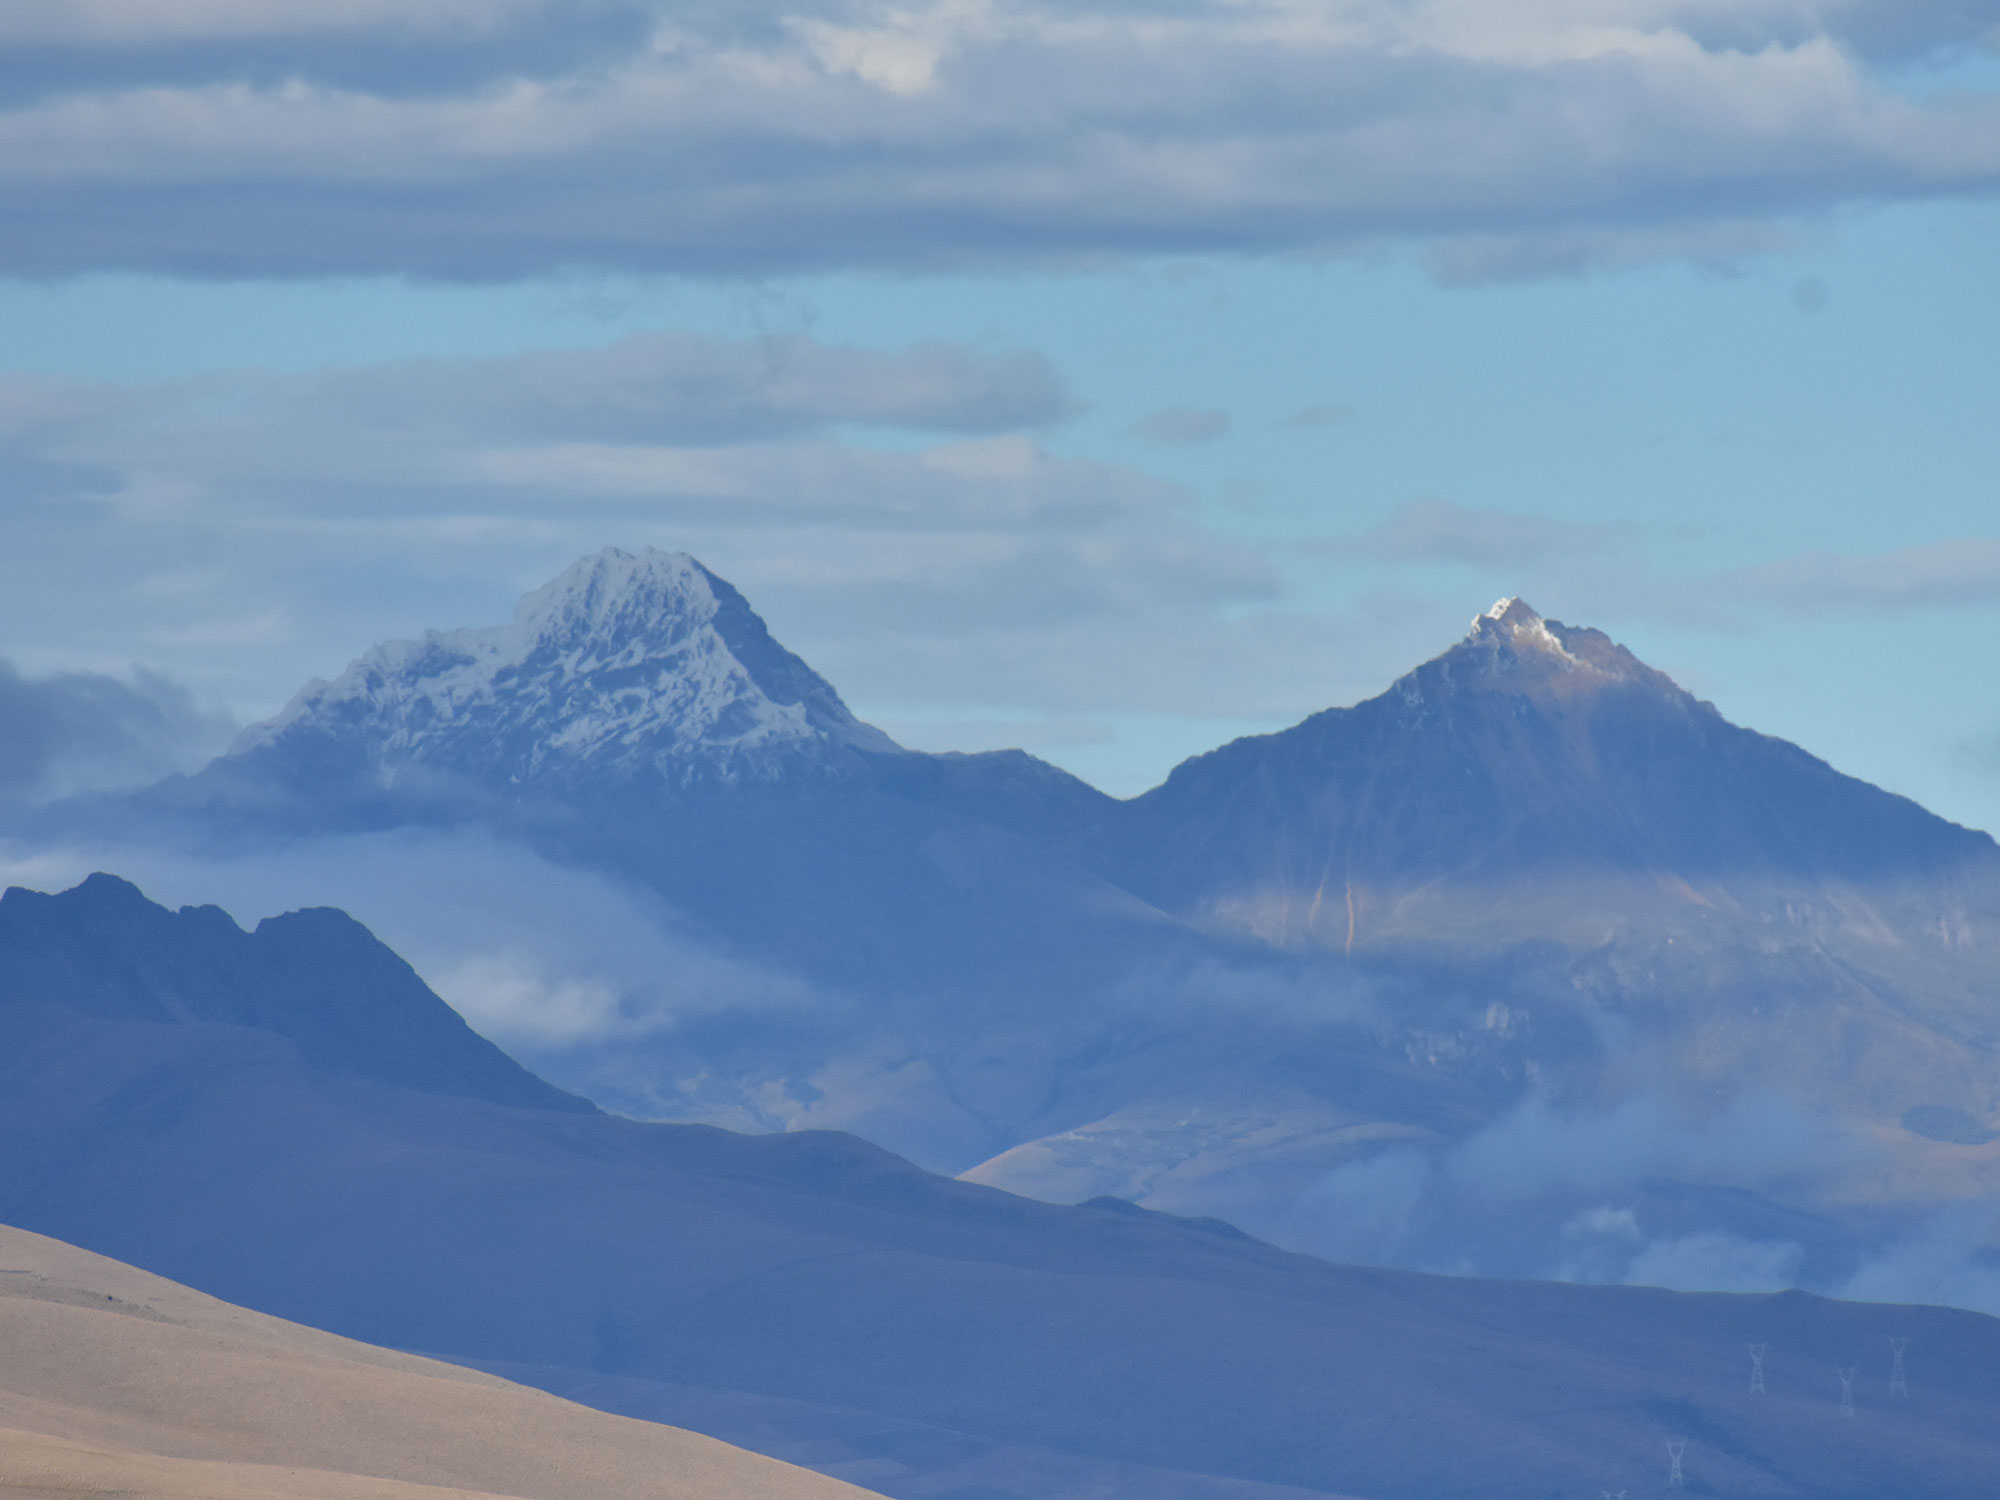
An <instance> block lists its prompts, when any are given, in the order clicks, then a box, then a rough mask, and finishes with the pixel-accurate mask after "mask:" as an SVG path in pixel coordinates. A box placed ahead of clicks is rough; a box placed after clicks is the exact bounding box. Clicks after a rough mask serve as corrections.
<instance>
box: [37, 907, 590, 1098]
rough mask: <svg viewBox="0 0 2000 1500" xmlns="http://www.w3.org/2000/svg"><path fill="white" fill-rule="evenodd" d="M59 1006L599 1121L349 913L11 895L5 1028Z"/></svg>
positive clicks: (335, 1068) (325, 1066)
mask: <svg viewBox="0 0 2000 1500" xmlns="http://www.w3.org/2000/svg"><path fill="white" fill-rule="evenodd" d="M49 1006H55V1007H58V1008H60V1009H62V1010H64V1011H71V1012H83V1013H87V1014H91V1015H94V1016H99V1017H103V1018H105V1019H115V1020H135V1021H149V1022H154V1023H166V1024H171V1023H176V1022H208V1023H214V1024H219V1025H227V1026H237V1027H252V1028H260V1029H268V1030H270V1031H273V1032H276V1033H277V1034H278V1035H281V1036H283V1037H285V1038H287V1039H288V1040H289V1041H291V1042H293V1043H294V1044H295V1045H296V1046H297V1047H298V1050H299V1054H300V1056H301V1057H302V1058H303V1059H304V1060H305V1061H307V1062H308V1063H310V1064H311V1065H312V1066H314V1067H317V1068H320V1069H323V1070H326V1071H330V1072H341V1073H358V1074H362V1075H365V1076H369V1077H375V1078H379V1079H382V1080H384V1081H387V1082H392V1083H396V1084H400V1085H403V1086H405V1087H410V1088H417V1089H423V1090H425V1091H427V1092H432V1093H441V1094H451V1095H457V1096H463V1097H467V1098H476V1099H486V1100H490V1101H491V1102H493V1103H496V1104H518V1105H525V1106H528V1107H531V1108H538V1109H555V1110H570V1111H583V1112H589V1111H590V1110H591V1109H592V1108H593V1106H592V1105H591V1104H590V1103H589V1102H588V1101H586V1100H583V1099H579V1098H577V1097H576V1096H575V1095H573V1094H565V1093H563V1092H562V1091H561V1090H559V1089H555V1088H551V1087H550V1086H549V1085H548V1084H546V1083H544V1082H543V1081H542V1080H541V1079H539V1078H537V1077H535V1076H534V1075H533V1074H532V1073H530V1072H528V1071H527V1070H526V1069H525V1068H523V1067H522V1066H521V1065H520V1064H519V1063H517V1062H515V1061H514V1060H513V1059H512V1058H511V1057H509V1056H507V1054H506V1053H504V1052H502V1051H501V1050H500V1049H499V1048H498V1047H496V1046H494V1045H493V1044H492V1043H491V1042H489V1041H487V1040H486V1039H485V1038H484V1037H482V1036H479V1035H478V1034H477V1033H475V1032H474V1031H473V1030H472V1028H471V1027H469V1026H467V1025H466V1024H465V1022H464V1021H463V1020H462V1019H461V1018H460V1017H459V1016H458V1014H457V1013H456V1012H455V1011H453V1010H452V1009H451V1007H450V1006H448V1005H446V1004H445V1003H444V1002H443V1001H442V1000H440V999H438V997H437V996H436V995H434V994H432V993H431V992H430V990H429V989H428V988H427V987H426V986H425V984H424V982H423V981H422V980H421V979H419V978H418V977H417V975H416V972H415V971H414V970H412V969H411V968H410V966H409V965H408V964H406V963H404V962H403V961H402V959H400V958H398V957H397V956H396V955H395V954H394V953H392V952H390V951H389V949H388V948H386V947H384V946H383V945H382V944H381V943H379V942H377V941H376V940H375V938H374V936H373V935H372V934H370V933H369V932H368V930H367V929H366V928H364V927H363V926H361V924H360V923H358V922H356V921H355V920H354V919H353V918H351V917H349V916H348V915H347V914H346V913H345V912H339V911H332V910H328V909H318V910H309V911H296V912H290V913H287V914H286V915H284V916H281V917H272V918H270V919H268V920H266V921H263V922H260V923H258V924H257V927H256V930H255V931H254V932H248V933H246V932H244V931H243V930H242V929H241V928H239V927H238V926H237V925H236V924H235V923H234V922H233V921H231V920H230V919H229V917H228V915H227V914H226V913H225V912H223V911H222V910H221V908H219V907H214V906H204V907H188V908H184V909H183V910H182V911H181V912H180V913H179V914H177V915H176V914H174V913H171V912H168V911H166V910H164V909H163V908H161V907H158V906H155V905H153V904H152V903H151V902H150V901H148V900H146V898H145V897H144V896H142V895H140V894H139V891H138V889H137V888H136V887H134V886H133V885H131V884H130V883H129V882H127V881H123V880H120V879H118V878H117V877H116V876H112V875H102V874H99V875H93V876H91V877H90V879H88V880H86V881H85V882H84V883H83V884H82V885H80V886H78V887H77V888H76V889H75V890H73V891H71V892H69V893H68V894H67V895H66V896H63V897H61V898H56V897H52V896H45V895H41V894H40V893H38V892H35V891H29V890H23V889H20V888H15V889H13V890H10V891H9V892H8V893H7V895H6V897H5V898H4V899H0V1016H8V1017H10V1018H11V1017H13V1016H15V1015H17V1014H18V1013H19V1012H22V1011H29V1010H34V1009H38V1008H46V1007H49Z"/></svg>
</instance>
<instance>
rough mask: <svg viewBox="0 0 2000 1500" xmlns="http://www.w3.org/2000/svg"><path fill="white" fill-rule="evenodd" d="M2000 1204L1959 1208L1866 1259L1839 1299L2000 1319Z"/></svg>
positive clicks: (1993, 1201) (1843, 1287)
mask: <svg viewBox="0 0 2000 1500" xmlns="http://www.w3.org/2000/svg"><path fill="white" fill-rule="evenodd" d="M1996 1231H2000V1200H1993V1199H1987V1200H1985V1201H1981V1202H1971V1203H1962V1204H1958V1205H1956V1206H1954V1207H1952V1208H1950V1209H1947V1210H1945V1211H1944V1212H1942V1213H1939V1214H1936V1215H1933V1216H1932V1217H1930V1218H1929V1219H1927V1220H1926V1221H1925V1222H1923V1223H1922V1224H1920V1225H1918V1226H1917V1227H1916V1228H1915V1229H1914V1230H1913V1231H1912V1232H1911V1233H1909V1234H1907V1235H1904V1236H1902V1237H1901V1238H1899V1239H1897V1240H1895V1241H1894V1242H1893V1243H1891V1244H1889V1245H1887V1246H1885V1247H1883V1248H1882V1249H1881V1250H1879V1251H1877V1252H1875V1253H1874V1254H1872V1255H1868V1256H1865V1257H1864V1258H1863V1259H1862V1263H1861V1265H1860V1266H1859V1268H1858V1269H1856V1271H1855V1273H1854V1275H1853V1277H1852V1278H1851V1279H1849V1280H1848V1281H1847V1283H1846V1284H1845V1285H1844V1286H1842V1287H1840V1288H1839V1290H1838V1292H1837V1295H1839V1296H1841V1297H1845V1298H1847V1299H1849V1300H1850V1301H1855V1302H1913V1303H1930V1304H1936V1305H1940V1306H1945V1307H1969V1308H1972V1309H1974V1310H1975V1311H1978V1312H1984V1313H1991V1314H1993V1315H1994V1316H1996V1317H2000V1242H1996V1239H1995V1235H1996Z"/></svg>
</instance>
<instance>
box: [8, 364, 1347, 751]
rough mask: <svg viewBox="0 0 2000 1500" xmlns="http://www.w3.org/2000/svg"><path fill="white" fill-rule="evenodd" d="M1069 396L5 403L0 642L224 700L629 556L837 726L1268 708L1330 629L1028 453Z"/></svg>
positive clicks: (730, 386) (1173, 523)
mask: <svg viewBox="0 0 2000 1500" xmlns="http://www.w3.org/2000/svg"><path fill="white" fill-rule="evenodd" d="M1071 405H1072V403H1071V398H1070V397H1069V395H1068V393H1067V392H1066V390H1065V389H1064V387H1063V386H1062V384H1061V382H1060V381H1059V380H1058V379H1057V378H1056V377H1055V376H1054V375H1053V373H1052V372H1051V371H1050V370H1049V369H1048V367H1047V366H1046V364H1045V363H1044V362H1043V361H1041V360H1040V359H1039V358H1037V357H1034V356H1031V355H1024V354H975V353H972V352H969V351H967V350H965V349H962V348H954V347H942V346H932V347H917V348H913V349H906V350H901V351H892V352H886V353H885V352H880V351H873V350H865V349H855V348H845V347H838V346H832V345H826V344H820V343H816V342H813V341H810V340H806V339H799V338H787V339H781V340H771V339H761V340H744V341H723V340H713V339H704V338H697V337H692V336H679V335H671V336H670V335H647V336H643V337H637V338H630V339H627V340H624V341H622V342H620V343H616V344H612V345H609V346H607V347H604V348H598V349H571V350H562V351H545V352H537V353H532V354H525V355H512V356H505V357H496V358H486V359H464V360H449V361H447V360H424V361H402V362H393V363H385V364H379V365H373V366H366V367H360V368H355V369H349V370H343V371H337V372H330V373H328V372H318V373H311V374H300V375H281V374H273V373H271V372H268V371H240V372H234V373H229V374H224V375H212V376H202V377H197V378H189V379H174V380H165V381H158V382H153V383H150V384H138V385H112V384H107V383H93V382H82V381H71V380H60V379H54V378H42V377H14V378H11V379H0V469H4V471H5V473H6V476H7V478H8V480H9V481H10V488H11V491H12V493H13V494H14V495H15V496H16V497H17V500H18V503H17V504H15V505H13V506H11V507H8V508H6V509H5V510H0V632H3V633H4V634H0V638H5V639H9V640H11V641H13V642H14V643H15V648H16V649H22V650H25V649H29V648H30V647H32V649H33V650H34V651H35V652H36V653H37V659H40V660H45V661H52V662H61V663H65V664H74V665H78V666H91V665H94V664H96V663H97V662H99V661H101V660H104V659H105V658H107V657H108V658H110V659H112V660H123V659H129V658H130V657H132V656H135V655H136V656H140V657H144V658H147V659H151V660H154V661H160V662H163V663H166V664H169V665H171V666H172V667H173V668H174V670H176V671H180V672H183V673H185V674H200V675H199V680H201V681H203V682H204V683H212V684H215V685H218V686H220V687H222V688H223V690H224V691H226V692H227V693H228V694H229V695H230V696H231V697H232V698H233V699H234V700H235V701H238V702H245V706H246V710H250V709H252V708H253V706H254V705H255V704H256V703H257V702H258V700H260V699H261V700H263V701H265V702H276V701H282V700H283V699H284V698H285V697H286V696H288V695H289V694H290V692H291V691H293V690H294V689H295V687H296V686H297V683H298V681H300V680H302V679H303V678H304V677H305V676H307V675H311V673H313V672H318V673H321V674H324V673H326V672H328V671H332V670H337V669H338V667H339V666H340V665H341V662H342V661H343V660H345V658H346V656H348V655H351V654H353V653H354V652H356V651H358V650H360V649H361V648H363V647H364V646H366V645H367V644H369V643H370V642H372V641H373V640H376V639H379V638H381V637H382V636H384V635H389V634H408V633H410V632H411V631H413V630H419V629H422V628H424V627H426V626H432V625H438V624H448V623H460V622H467V621H477V620H480V619H485V618H494V617H498V615H499V613H500V612H501V611H502V610H504V607H505V602H506V597H507V596H506V594H505V593H504V592H498V593H495V592H493V591H494V589H495V583H496V580H511V581H512V583H513V584H514V585H515V586H517V587H527V586H531V585H532V584H534V583H536V582H539V581H541V580H542V579H543V578H545V577H547V576H549V575H550V574H552V573H554V572H555V571H556V570H557V569H559V568H561V567H562V566H564V565H565V564H566V563H567V562H569V561H570V560H571V559H572V558H574V557H575V556H576V555H578V554H580V553H582V552H584V551H588V550H591V549H594V548H596V547H600V546H603V545H605V544H606V543H607V542H618V543H621V544H624V545H644V544H647V543H656V544H659V545H663V546H671V547H679V548H686V549H688V550H691V551H694V552H695V553H696V554H697V555H699V556H701V557H703V558H704V560H706V561H707V562H709V563H710V565H711V566H714V567H715V568H717V569H718V570H719V571H721V572H722V573H723V574H724V575H725V576H728V577H730V578H731V579H733V580H734V581H736V582H737V583H738V584H739V585H741V586H742V587H743V588H745V589H746V590H747V591H748V592H749V594H750V596H751V597H752V599H753V600H755V601H756V602H757V603H758V605H759V606H760V607H761V608H763V609H765V610H767V611H769V612H771V613H772V617H773V624H774V627H775V628H777V629H778V631H779V633H780V635H781V636H783V637H785V638H787V639H789V640H791V641H792V642H793V643H794V644H795V645H796V646H797V647H798V648H799V649H801V650H803V651H805V652H806V653H807V654H808V655H809V656H810V657H811V658H812V659H813V660H814V662H815V664H816V665H819V666H821V667H822V669H823V670H826V671H827V672H829V674H831V675H832V676H833V677H834V678H835V680H836V681H838V682H839V683H840V684H841V685H842V687H843V689H845V690H847V691H849V692H850V693H851V694H852V695H854V696H855V697H856V698H857V700H858V701H861V702H864V703H867V702H873V703H876V704H881V703H885V702H886V703H889V704H903V705H910V706H912V707H914V706H917V705H922V706H924V707H926V708H930V707H937V706H950V707H957V708H966V707H976V708H979V709H982V710H986V711H991V710H992V709H993V708H994V707H995V706H998V707H1001V708H1003V709H1006V708H1012V709H1013V710H1014V711H1016V712H1020V711H1023V710H1025V711H1027V712H1030V713H1036V714H1042V713H1047V712H1050V711H1061V712H1069V711H1075V710H1077V709H1079V708H1081V709H1082V710H1083V711H1086V712H1093V713H1102V712H1116V711H1119V710H1121V709H1123V710H1139V711H1163V712H1176V713H1178V712H1185V711H1186V706H1187V704H1188V703H1189V702H1190V701H1191V695H1190V691H1189V686H1190V683H1191V681H1194V680H1198V679H1201V678H1214V679H1216V680H1219V681H1227V682H1229V683H1231V684H1232V686H1231V687H1230V689H1229V692H1228V693H1227V694H1225V695H1224V697H1223V699H1222V700H1216V699H1215V697H1214V695H1213V694H1212V693H1201V694H1195V695H1193V696H1194V698H1195V699H1197V700H1201V701H1204V703H1205V711H1206V712H1209V713H1217V712H1220V713H1231V712H1241V711H1246V710H1247V711H1252V712H1261V711H1268V710H1270V709H1272V708H1273V707H1275V706H1277V705H1279V704H1282V705H1283V707H1282V709H1280V710H1279V711H1288V710H1289V709H1290V708H1291V707H1292V703H1291V699H1290V696H1288V695H1292V694H1296V693H1297V691H1298V690H1299V681H1298V678H1297V675H1296V673H1295V671H1294V668H1295V666H1296V663H1297V662H1298V661H1299V660H1301V659H1302V658H1303V659H1307V660H1310V659H1313V658H1314V657H1315V656H1319V657H1325V656H1328V655H1331V654H1332V652H1331V648H1332V645H1333V642H1334V640H1335V639H1336V638H1337V637H1338V636H1339V635H1340V634H1341V626H1340V625H1339V623H1338V622H1335V621H1328V620H1324V619H1321V620H1312V619H1306V618H1303V617H1294V616H1286V615H1283V614H1280V613H1278V612H1276V611H1275V610H1273V609H1272V607H1271V606H1272V604H1273V601H1274V600H1275V597H1276V593H1277V587H1278V585H1277V575H1276V572H1275V570H1274V569H1273V568H1272V567H1271V566H1270V564H1269V563H1267V562H1266V560H1265V559H1264V558H1263V557H1262V556H1261V555H1260V554H1259V553H1258V552H1257V551H1255V550H1254V549H1251V548H1246V547H1244V546H1241V545H1238V544H1236V543H1233V542H1231V541H1230V540H1228V539H1226V538H1225V537H1223V536H1220V535H1218V534H1217V533H1216V532H1214V531H1213V530H1211V529H1210V528H1208V527H1207V526H1206V525H1204V524H1203V523H1202V521H1201V520H1200V518H1199V516H1198V514H1197V511H1196V507H1195V505H1194V503H1193V497H1192V496H1191V495H1190V494H1189V493H1188V492H1187V491H1186V490H1184V489H1183V488H1181V487H1179V486H1176V485H1172V484H1168V483H1164V482H1162V481H1160V480H1158V479H1155V478H1152V477H1150V476H1148V475H1146V474H1144V473H1141V472H1139V471H1137V470H1134V469H1131V468H1127V467H1121V466H1116V465H1110V464H1104V463H1099V462H1092V461H1089V460H1084V459H1078V458H1071V457H1064V456H1060V455H1059V454H1057V453H1054V452H1051V451H1050V450H1049V448H1048V447H1047V446H1045V445H1044V443H1043V442H1042V441H1040V440H1039V439H1038V438H1037V436H1036V435H1035V429H1036V428H1038V427H1040V426H1042V425H1043V424H1047V423H1050V422H1053V421H1056V420H1058V419H1060V418H1061V417H1062V416H1064V415H1065V414H1066V413H1067V412H1068V411H1069V410H1070V408H1071ZM458 577H465V578H468V579H476V580H477V587H478V591H479V592H478V595H477V598H478V601H482V602H475V603H462V602H457V601H456V600H455V599H454V598H453V596H452V595H451V593H450V592H449V585H450V583H451V581H452V580H454V579H455V578H458ZM441 586H443V587H444V588H445V592H443V593H441V592H440V589H441ZM500 587H501V588H502V589H504V588H505V587H506V584H505V583H504V582H503V583H501V585H500ZM1246 608H1247V609H1248V611H1249V613H1248V614H1247V615H1246V614H1245V613H1244V610H1245V609H1246ZM1225 613H1227V614H1228V615H1229V618H1228V619H1226V620H1225V619H1223V618H1222V616H1223V615H1224V614H1225ZM1274 632H1275V635H1276V637H1277V639H1276V640H1274V639H1272V635H1273V633H1274ZM1280 644H1282V646H1283V648H1284V649H1282V650H1279V649H1274V647H1276V646H1278V645H1280ZM114 653H115V654H114ZM1244 661H1255V662H1261V663H1264V666H1263V668H1262V669H1261V670H1253V671H1247V672H1246V671H1245V670H1243V667H1242V663H1243V662H1244ZM253 684H254V685H253ZM246 700H248V701H247V702H246Z"/></svg>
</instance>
